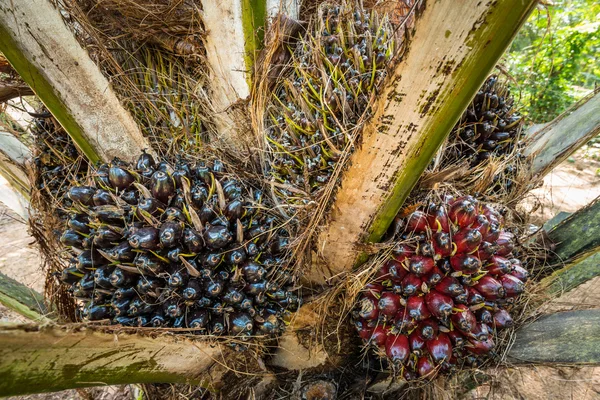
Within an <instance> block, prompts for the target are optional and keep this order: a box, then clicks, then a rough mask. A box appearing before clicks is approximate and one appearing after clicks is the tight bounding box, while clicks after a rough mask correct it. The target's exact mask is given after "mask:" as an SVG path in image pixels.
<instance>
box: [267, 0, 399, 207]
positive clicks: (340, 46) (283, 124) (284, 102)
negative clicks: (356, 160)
mask: <svg viewBox="0 0 600 400" xmlns="http://www.w3.org/2000/svg"><path fill="white" fill-rule="evenodd" d="M395 32H396V31H395V30H394V28H393V27H392V25H391V24H390V22H389V21H388V19H387V17H383V16H380V15H378V14H377V13H376V12H375V11H367V10H363V9H362V8H359V7H356V8H355V7H353V6H352V5H350V3H349V2H343V4H342V5H331V4H324V5H322V6H321V8H320V13H319V18H318V19H317V20H316V21H315V23H314V24H313V25H312V26H311V28H310V29H309V30H308V31H307V33H306V35H305V36H304V37H303V38H301V39H299V40H298V42H297V43H296V45H295V48H293V49H291V53H292V54H291V57H292V62H291V63H290V67H289V68H287V69H286V70H284V71H283V73H282V74H281V75H280V77H279V78H278V80H277V82H276V85H275V88H274V90H273V97H272V99H271V101H270V104H269V105H268V108H267V111H266V113H265V125H266V129H267V133H266V145H267V147H268V148H269V153H268V154H269V157H270V162H269V163H268V165H269V170H268V171H267V173H268V174H269V175H270V176H271V177H272V179H273V180H274V181H276V182H277V183H279V184H282V185H281V186H275V191H276V194H277V195H279V196H280V197H283V198H286V199H287V201H288V202H289V201H290V199H292V201H293V199H298V197H299V194H298V193H302V192H304V193H306V194H307V196H303V195H300V196H301V198H300V199H299V201H308V200H310V198H311V197H314V196H318V194H319V192H322V190H320V189H322V188H323V187H324V186H325V185H326V184H327V182H328V181H329V180H330V179H331V177H332V173H333V171H334V169H335V165H336V163H337V162H338V161H339V159H340V156H341V155H342V152H343V151H345V150H347V148H349V147H352V146H353V138H352V133H351V132H352V130H353V127H356V126H357V125H358V123H359V121H360V120H361V119H362V118H364V117H365V115H366V114H368V113H370V112H371V110H370V99H371V96H373V95H374V94H375V93H376V90H377V88H379V87H380V86H381V83H382V81H383V80H384V78H385V76H386V73H387V69H386V67H389V66H390V64H391V63H392V61H393V60H394V55H395V46H396V38H395ZM285 186H289V187H291V188H292V189H291V190H288V189H286V188H284V187H285ZM294 189H296V190H294ZM298 190H300V191H301V192H298ZM302 196H303V197H304V198H302ZM307 197H308V198H307Z"/></svg>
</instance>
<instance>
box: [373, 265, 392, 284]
mask: <svg viewBox="0 0 600 400" xmlns="http://www.w3.org/2000/svg"><path fill="white" fill-rule="evenodd" d="M391 262H392V260H389V261H387V262H385V263H384V264H383V265H382V266H381V267H380V268H379V269H378V270H377V272H376V273H375V279H374V281H375V282H377V283H381V282H384V281H386V280H388V279H391V278H392V276H391V275H390V263H391Z"/></svg>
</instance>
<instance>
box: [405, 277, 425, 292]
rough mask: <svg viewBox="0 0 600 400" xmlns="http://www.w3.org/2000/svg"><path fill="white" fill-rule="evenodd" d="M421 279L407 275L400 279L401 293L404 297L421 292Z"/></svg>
mask: <svg viewBox="0 0 600 400" xmlns="http://www.w3.org/2000/svg"><path fill="white" fill-rule="evenodd" d="M422 283H423V282H422V281H421V278H419V277H418V276H416V275H415V274H408V275H406V276H405V277H404V279H402V288H403V291H402V293H403V294H404V295H405V296H412V295H414V294H416V293H417V292H419V291H420V290H421V284H422Z"/></svg>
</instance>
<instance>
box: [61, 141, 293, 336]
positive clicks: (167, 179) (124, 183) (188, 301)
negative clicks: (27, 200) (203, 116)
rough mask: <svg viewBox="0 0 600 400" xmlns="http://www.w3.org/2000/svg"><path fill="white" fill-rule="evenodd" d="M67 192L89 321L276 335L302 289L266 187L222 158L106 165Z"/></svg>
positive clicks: (68, 234) (74, 275)
mask: <svg viewBox="0 0 600 400" xmlns="http://www.w3.org/2000/svg"><path fill="white" fill-rule="evenodd" d="M85 182H86V184H85V185H83V186H72V187H70V188H69V190H68V192H67V197H68V199H69V201H70V202H71V203H72V207H71V210H72V215H71V217H70V219H69V220H68V223H67V225H68V229H66V230H65V231H64V232H63V233H62V236H61V242H62V243H63V244H64V245H65V246H68V247H69V248H70V250H71V254H72V259H71V265H70V267H69V268H67V269H65V270H64V271H63V272H62V276H61V278H60V279H61V280H62V282H64V283H65V284H68V285H71V290H72V293H73V295H74V296H75V297H76V298H77V299H78V300H80V301H81V302H80V303H81V304H82V316H83V318H84V319H86V320H104V319H107V320H110V321H112V323H114V324H121V325H125V326H142V327H146V326H149V327H173V328H194V329H196V330H197V332H199V333H207V334H212V335H235V336H242V337H249V336H251V335H269V336H270V335H276V334H278V333H279V332H280V331H281V330H282V329H283V326H284V323H283V321H284V318H287V316H288V313H289V311H290V310H294V309H295V308H296V307H297V306H298V302H299V300H298V297H297V296H296V295H295V294H293V293H292V292H291V291H290V290H289V288H290V285H291V277H290V274H289V273H288V272H286V271H285V264H284V261H283V253H284V252H285V249H286V247H287V245H288V238H287V233H286V232H285V231H284V230H283V229H281V228H278V226H279V223H278V221H277V220H276V216H274V215H272V214H270V213H269V212H268V211H265V210H267V209H268V207H266V205H265V204H263V196H262V193H261V192H260V191H259V190H256V189H253V188H249V187H247V186H246V185H244V183H243V182H242V181H240V180H238V179H237V178H236V177H233V176H232V175H230V174H227V173H226V171H225V168H224V165H223V164H222V163H221V162H220V161H218V160H215V161H213V162H198V163H189V162H183V161H182V162H178V163H177V165H175V166H174V167H173V166H171V165H169V164H167V163H165V162H161V163H156V161H155V160H154V158H153V157H152V156H151V155H149V154H146V153H144V154H142V155H141V156H140V157H139V159H138V161H137V163H136V164H135V165H131V164H129V163H125V162H122V161H120V160H118V159H115V160H114V161H113V162H112V163H110V164H103V165H100V166H98V167H97V168H96V169H95V171H94V172H93V174H92V176H91V177H88V178H87V180H86V181H85Z"/></svg>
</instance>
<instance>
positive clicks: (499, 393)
mask: <svg viewBox="0 0 600 400" xmlns="http://www.w3.org/2000/svg"><path fill="white" fill-rule="evenodd" d="M4 185H5V183H4ZM6 191H7V188H6V186H3V183H2V182H1V181H0V200H2V197H3V193H4V195H5V194H6ZM532 194H533V196H532V198H531V199H530V201H529V202H528V204H529V205H530V207H531V205H534V206H533V208H534V210H532V214H533V216H534V217H535V222H536V223H538V224H542V223H543V222H544V221H546V220H548V219H549V218H551V217H553V216H554V215H556V214H557V213H558V212H560V211H566V212H574V211H577V210H578V209H579V208H581V207H583V206H585V205H586V204H588V203H589V202H590V201H592V200H593V199H595V198H596V197H598V196H599V195H600V149H599V148H596V147H585V148H583V149H582V150H580V151H579V152H577V153H576V154H575V155H574V156H573V157H571V158H570V159H569V160H568V161H566V162H564V163H563V164H561V165H560V166H559V167H558V168H556V169H555V170H554V171H553V172H552V173H551V174H550V175H548V176H547V177H546V179H545V181H544V185H543V186H542V187H540V188H538V189H536V190H535V191H533V192H532ZM536 202H538V203H539V206H538V205H535V204H536ZM0 272H2V273H4V274H6V275H8V276H10V277H12V278H14V279H17V280H18V281H20V282H22V283H24V284H25V285H27V286H29V287H31V288H32V289H34V290H37V291H39V292H42V291H43V282H44V278H43V273H42V271H41V267H40V255H39V253H38V251H37V249H36V247H35V244H34V243H33V239H32V238H31V236H29V234H28V232H27V225H26V224H25V223H24V221H23V220H22V219H20V218H19V217H18V216H16V214H14V213H13V212H12V211H10V210H9V209H8V208H6V207H5V206H4V205H2V204H1V203H0ZM598 304H600V277H599V278H596V279H594V280H592V281H589V282H587V283H586V284H584V285H581V286H580V287H579V288H577V289H575V290H573V291H571V292H567V293H565V294H564V295H563V296H561V297H560V298H558V299H555V300H553V301H552V302H550V303H549V304H547V305H546V306H545V307H546V309H545V311H547V312H555V311H566V310H570V309H575V308H590V307H598ZM0 322H26V320H25V318H23V317H21V316H19V315H18V314H15V313H14V312H11V311H10V310H7V309H6V308H5V307H3V306H1V305H0ZM488 373H491V374H492V375H494V376H495V379H494V380H493V382H491V383H488V384H485V385H483V386H481V387H479V388H477V389H475V390H473V391H471V392H470V393H468V394H467V395H466V396H465V398H467V399H471V400H475V399H493V400H501V399H502V400H517V399H519V400H523V399H524V400H542V399H544V400H545V399H547V400H566V399H577V400H592V399H600V367H577V368H575V367H546V366H536V367H514V368H508V369H507V368H505V369H502V370H498V371H494V372H492V371H488ZM439 397H441V398H444V397H445V396H443V395H441V396H439ZM90 398H91V399H98V400H121V399H133V398H134V396H133V393H132V390H131V387H129V386H120V387H108V388H100V389H89V390H85V391H75V390H69V391H64V392H58V393H51V394H39V395H31V396H21V397H12V398H9V399H13V400H17V399H19V400H25V399H27V400H42V399H44V400H58V399H61V400H62V399H65V400H66V399H73V400H77V399H82V400H88V399H90Z"/></svg>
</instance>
